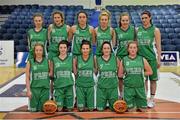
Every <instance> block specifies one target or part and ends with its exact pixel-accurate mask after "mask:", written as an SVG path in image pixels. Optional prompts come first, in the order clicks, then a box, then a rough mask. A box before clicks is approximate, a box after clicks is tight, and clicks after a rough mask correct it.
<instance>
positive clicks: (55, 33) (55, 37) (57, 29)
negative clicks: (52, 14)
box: [49, 24, 68, 52]
mask: <svg viewBox="0 0 180 120" xmlns="http://www.w3.org/2000/svg"><path fill="white" fill-rule="evenodd" d="M67 39H68V32H67V25H66V24H63V25H62V26H56V25H54V24H53V26H52V31H51V33H50V44H49V51H52V52H58V51H59V50H58V45H59V42H60V41H61V40H67Z"/></svg>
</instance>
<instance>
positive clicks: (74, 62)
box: [73, 57, 77, 77]
mask: <svg viewBox="0 0 180 120" xmlns="http://www.w3.org/2000/svg"><path fill="white" fill-rule="evenodd" d="M73 73H74V75H75V77H77V58H76V57H75V58H73Z"/></svg>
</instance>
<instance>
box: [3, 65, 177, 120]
mask: <svg viewBox="0 0 180 120" xmlns="http://www.w3.org/2000/svg"><path fill="white" fill-rule="evenodd" d="M24 71H25V70H24V69H22V68H21V69H20V68H14V67H8V68H3V67H0V119H61V118H62V119H120V118H123V119H128V120H129V119H180V93H179V92H180V67H161V69H160V80H159V81H158V87H157V95H156V107H155V108H153V109H148V110H147V112H145V113H142V112H127V113H123V114H117V113H115V112H110V111H109V110H106V111H105V112H97V111H94V112H77V110H74V112H57V113H55V114H51V115H47V114H44V113H42V112H37V113H31V112H28V110H27V104H28V99H27V97H25V95H26V94H25V92H26V91H25V74H24ZM148 96H149V95H148Z"/></svg>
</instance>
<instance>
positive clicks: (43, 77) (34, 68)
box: [29, 58, 50, 88]
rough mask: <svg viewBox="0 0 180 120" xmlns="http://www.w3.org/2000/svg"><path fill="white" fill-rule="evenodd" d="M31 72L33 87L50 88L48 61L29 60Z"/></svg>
mask: <svg viewBox="0 0 180 120" xmlns="http://www.w3.org/2000/svg"><path fill="white" fill-rule="evenodd" d="M29 62H30V71H31V75H30V76H31V81H30V83H31V87H36V88H37V87H44V88H49V85H50V83H49V81H50V80H49V64H48V60H47V59H45V58H44V59H43V60H42V62H40V63H39V62H37V61H34V58H32V59H30V60H29Z"/></svg>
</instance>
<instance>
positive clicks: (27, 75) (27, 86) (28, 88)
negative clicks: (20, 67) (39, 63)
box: [26, 61, 32, 99]
mask: <svg viewBox="0 0 180 120" xmlns="http://www.w3.org/2000/svg"><path fill="white" fill-rule="evenodd" d="M26 89H27V97H29V99H31V97H32V94H31V89H30V62H29V61H28V62H27V64H26Z"/></svg>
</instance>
